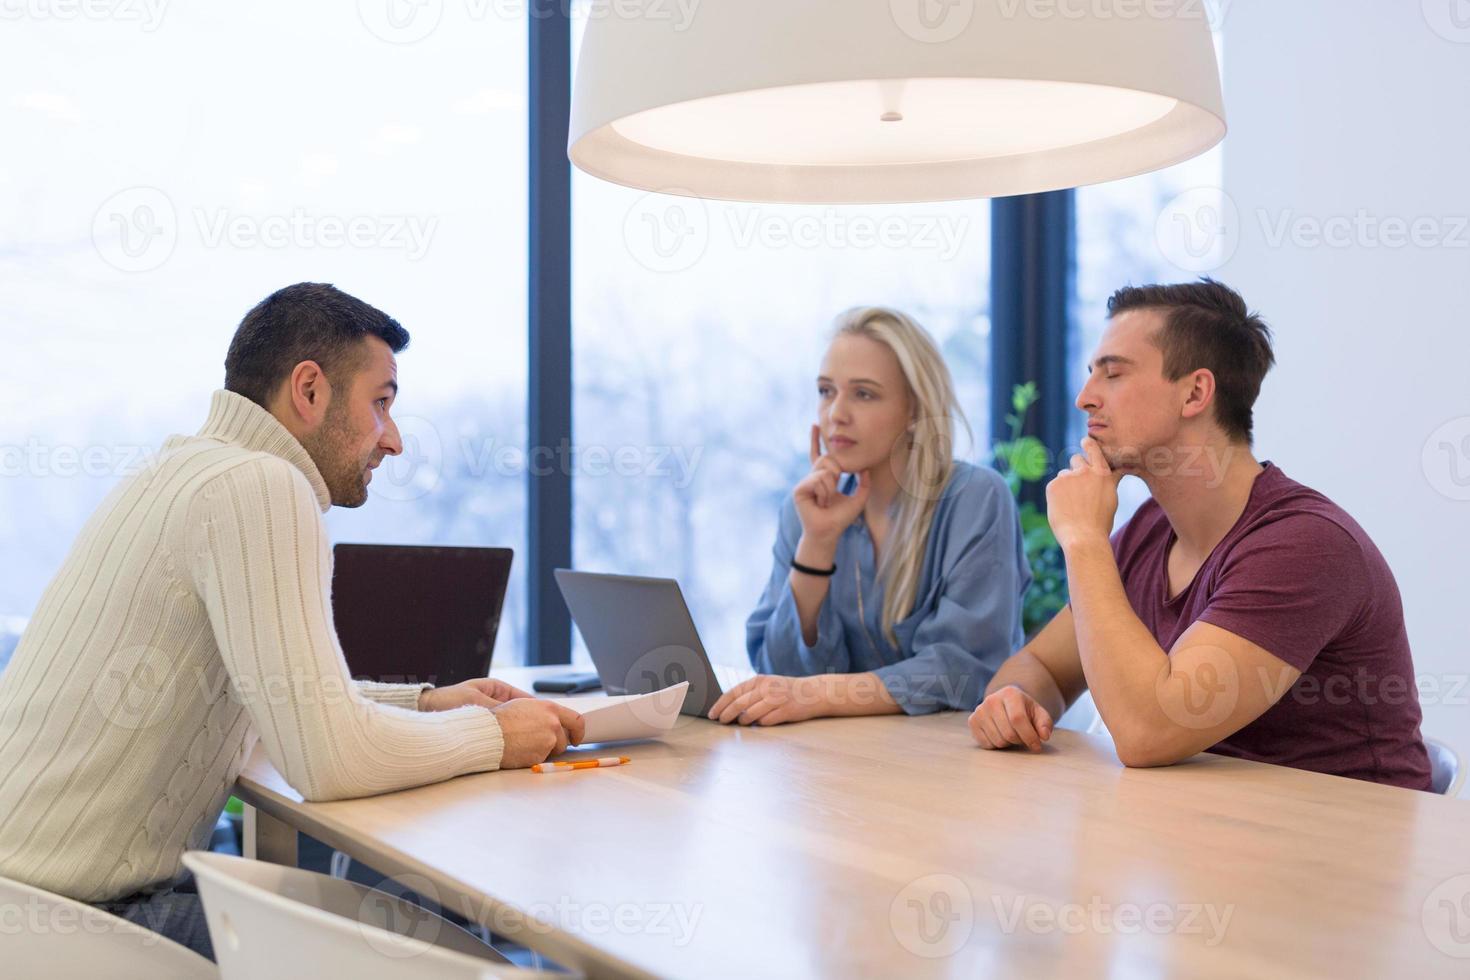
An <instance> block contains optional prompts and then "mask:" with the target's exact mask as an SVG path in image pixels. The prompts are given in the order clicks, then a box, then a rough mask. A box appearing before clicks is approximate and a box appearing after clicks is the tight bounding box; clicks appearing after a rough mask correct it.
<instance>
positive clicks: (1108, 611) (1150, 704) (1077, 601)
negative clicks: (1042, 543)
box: [1064, 538, 1169, 736]
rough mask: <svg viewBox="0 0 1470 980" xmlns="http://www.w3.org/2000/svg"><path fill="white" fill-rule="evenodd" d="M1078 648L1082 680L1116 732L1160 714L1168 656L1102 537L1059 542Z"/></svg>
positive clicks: (1142, 724) (1151, 723)
mask: <svg viewBox="0 0 1470 980" xmlns="http://www.w3.org/2000/svg"><path fill="white" fill-rule="evenodd" d="M1064 553H1065V555H1066V559H1067V589H1068V593H1069V596H1070V599H1071V606H1072V619H1073V623H1074V624H1075V628H1076V631H1077V650H1078V654H1079V656H1080V658H1081V660H1082V670H1083V673H1085V674H1086V675H1087V686H1088V688H1089V689H1090V690H1091V691H1092V698H1093V700H1094V701H1095V702H1096V703H1097V707H1098V711H1099V712H1101V713H1102V714H1103V720H1104V721H1106V722H1107V724H1108V728H1109V729H1110V730H1111V731H1113V733H1114V735H1115V736H1117V735H1119V734H1120V732H1121V731H1124V730H1126V729H1127V728H1131V727H1134V726H1137V727H1142V728H1143V729H1145V730H1148V729H1151V728H1152V727H1154V725H1155V723H1156V722H1159V721H1162V720H1163V717H1164V716H1163V712H1162V709H1161V707H1160V705H1159V701H1158V696H1157V694H1156V691H1157V684H1158V681H1159V676H1160V674H1161V672H1163V671H1165V670H1167V669H1168V666H1169V656H1168V654H1167V653H1165V652H1164V650H1163V648H1162V647H1160V646H1159V644H1158V641H1157V640H1155V639H1154V637H1153V634H1152V633H1150V632H1149V631H1148V628H1147V627H1146V626H1144V625H1143V622H1142V621H1141V620H1139V618H1138V616H1137V614H1135V613H1134V612H1133V607H1132V606H1131V605H1129V603H1128V594H1127V592H1125V591H1124V589H1123V579H1122V576H1121V575H1120V574H1119V572H1118V564H1117V561H1116V560H1115V559H1114V557H1113V550H1112V548H1111V547H1110V546H1109V544H1108V540H1107V538H1099V539H1097V540H1087V541H1085V542H1074V543H1071V544H1070V545H1068V546H1067V547H1065V548H1064Z"/></svg>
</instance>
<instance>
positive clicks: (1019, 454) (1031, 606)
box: [992, 381, 1067, 640]
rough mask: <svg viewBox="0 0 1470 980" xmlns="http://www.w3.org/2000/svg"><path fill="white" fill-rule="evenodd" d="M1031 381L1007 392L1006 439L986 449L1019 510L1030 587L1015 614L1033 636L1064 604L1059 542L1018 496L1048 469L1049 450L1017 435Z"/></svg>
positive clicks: (1031, 396) (1031, 400)
mask: <svg viewBox="0 0 1470 980" xmlns="http://www.w3.org/2000/svg"><path fill="white" fill-rule="evenodd" d="M1040 397H1041V396H1040V393H1039V392H1038V391H1037V390H1036V383H1035V382H1034V381H1028V382H1027V383H1026V384H1023V385H1016V387H1015V388H1014V389H1012V391H1011V408H1012V412H1011V414H1009V415H1007V416H1006V424H1007V425H1008V426H1010V436H1011V437H1010V438H1009V439H1007V440H1006V441H1004V442H998V443H996V444H995V447H994V449H993V450H992V452H993V455H994V461H995V468H996V469H997V470H999V471H1000V473H1001V475H1002V476H1004V477H1005V479H1006V483H1007V484H1009V486H1010V488H1011V493H1012V494H1014V495H1015V497H1016V500H1017V503H1018V504H1019V505H1020V512H1021V535H1022V537H1023V539H1024V540H1025V544H1026V561H1027V562H1028V563H1029V564H1030V566H1031V577H1032V581H1031V588H1029V589H1027V590H1026V598H1025V600H1024V601H1023V603H1022V608H1021V618H1022V623H1023V625H1024V627H1025V631H1026V638H1027V639H1028V640H1029V639H1030V638H1031V637H1033V636H1035V635H1036V633H1037V631H1039V630H1040V629H1041V628H1042V627H1043V626H1045V625H1046V624H1047V623H1049V622H1051V619H1052V617H1053V616H1055V615H1056V614H1057V613H1059V612H1061V610H1062V607H1063V606H1065V605H1066V604H1067V566H1066V563H1065V562H1064V561H1063V559H1062V549H1061V546H1060V545H1058V544H1057V539H1056V536H1055V535H1053V534H1052V533H1051V525H1050V524H1049V523H1047V520H1046V515H1045V514H1044V513H1042V512H1041V511H1040V510H1039V509H1037V507H1036V505H1035V504H1033V503H1031V502H1030V501H1028V500H1022V493H1021V491H1022V488H1024V487H1025V486H1026V485H1027V484H1029V483H1040V482H1041V481H1042V480H1044V479H1046V476H1047V473H1048V472H1049V471H1050V469H1051V454H1050V453H1048V452H1047V449H1046V446H1045V445H1044V444H1043V443H1042V442H1041V440H1040V439H1037V438H1036V437H1035V436H1026V435H1022V434H1021V430H1022V428H1023V427H1024V426H1025V424H1026V415H1027V413H1029V412H1030V411H1031V407H1032V406H1033V405H1035V404H1036V400H1037V399H1038V398H1040Z"/></svg>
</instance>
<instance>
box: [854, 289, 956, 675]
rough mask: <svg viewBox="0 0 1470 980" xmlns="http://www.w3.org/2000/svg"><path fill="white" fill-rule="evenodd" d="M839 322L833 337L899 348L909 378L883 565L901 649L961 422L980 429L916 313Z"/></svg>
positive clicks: (865, 315)
mask: <svg viewBox="0 0 1470 980" xmlns="http://www.w3.org/2000/svg"><path fill="white" fill-rule="evenodd" d="M835 327H836V329H835V330H834V332H833V339H834V340H835V339H837V338H838V337H851V336H856V337H867V338H868V339H870V340H875V341H877V342H879V343H881V344H883V345H884V346H886V347H887V348H888V349H889V350H891V351H893V354H894V356H895V357H896V358H897V359H898V365H899V367H900V368H901V369H902V370H903V376H904V379H905V380H906V381H907V382H908V389H909V400H910V402H911V406H910V408H911V411H910V416H909V422H910V431H909V432H908V433H906V435H907V438H908V440H909V442H908V450H909V452H908V460H907V463H906V465H905V467H904V471H903V472H902V473H895V474H894V475H895V476H897V477H898V484H899V494H898V499H897V506H896V508H895V513H894V518H893V526H892V529H891V530H890V532H889V534H888V547H887V548H886V549H884V552H883V555H882V556H881V557H880V559H879V564H878V579H879V581H880V582H882V583H883V589H884V594H883V617H882V626H883V633H884V635H885V636H886V637H887V638H888V642H889V643H891V644H892V645H893V646H895V647H897V646H898V639H897V637H896V636H895V635H894V632H893V627H894V624H896V623H897V622H898V621H899V620H901V619H904V618H905V617H907V616H908V615H909V614H910V613H912V612H913V610H914V603H915V602H917V601H918V591H919V575H920V573H921V572H922V571H923V565H924V553H925V550H926V549H927V547H928V544H929V532H930V530H931V528H932V526H933V524H934V512H935V511H936V510H938V509H939V499H940V497H941V496H942V495H943V493H944V488H945V486H946V485H947V484H948V483H949V478H950V475H951V474H952V473H953V472H954V435H955V432H954V430H955V420H956V419H958V420H959V422H960V424H961V425H963V426H964V428H965V433H966V435H967V436H968V437H969V438H970V440H971V441H972V442H973V441H974V434H973V433H972V432H971V431H970V424H969V422H968V421H966V419H965V414H964V412H963V411H962V410H961V409H960V405H959V401H958V399H956V398H955V391H954V381H953V379H952V378H951V377H950V374H949V368H948V367H947V366H946V365H945V363H944V358H943V356H941V355H940V353H939V347H938V346H937V345H936V344H935V343H934V338H933V337H931V336H929V333H928V331H926V330H925V329H924V328H923V327H921V326H919V324H918V323H917V322H915V321H914V320H913V319H912V318H911V317H909V316H907V315H905V314H903V313H900V312H899V311H897V310H893V309H888V308H886V307H881V306H860V307H855V308H853V309H851V310H848V311H847V312H845V313H843V314H841V315H839V316H838V317H837V321H836V324H835ZM900 438H902V437H900ZM895 448H896V447H895ZM891 459H892V453H890V460H891Z"/></svg>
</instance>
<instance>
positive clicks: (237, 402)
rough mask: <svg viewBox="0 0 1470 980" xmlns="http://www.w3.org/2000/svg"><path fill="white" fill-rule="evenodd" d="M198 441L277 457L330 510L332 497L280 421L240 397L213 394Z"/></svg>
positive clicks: (304, 451) (297, 443)
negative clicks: (299, 474) (298, 474)
mask: <svg viewBox="0 0 1470 980" xmlns="http://www.w3.org/2000/svg"><path fill="white" fill-rule="evenodd" d="M199 437H200V438H202V439H218V440H219V441H220V442H225V443H229V444H230V445H232V446H240V447H241V448H243V449H249V450H252V451H254V452H262V453H270V454H271V455H272V456H279V457H281V458H282V459H284V460H285V461H286V462H288V463H290V464H292V465H293V466H295V467H296V468H297V469H298V470H300V471H301V472H302V473H304V474H305V475H306V480H307V482H308V483H310V484H311V488H312V490H314V491H316V499H317V503H318V504H320V505H321V508H322V513H323V514H325V513H326V512H327V511H328V510H330V509H331V507H332V494H331V492H330V491H329V490H328V489H327V481H326V480H324V479H322V474H321V471H320V470H318V469H317V468H316V463H315V462H313V461H312V458H311V454H310V453H308V452H307V451H306V447H305V446H303V445H301V443H300V442H298V441H297V440H296V437H295V436H293V435H292V434H291V433H290V432H289V431H288V430H287V429H286V427H285V426H284V425H282V424H281V423H280V421H279V420H278V419H277V418H276V417H275V416H274V415H272V414H271V413H270V412H267V411H266V410H265V409H263V408H261V407H260V406H259V405H257V404H255V402H253V401H251V400H250V399H248V398H246V397H245V396H244V395H237V394H235V393H234V392H233V391H216V392H215V393H214V399H213V401H211V402H210V404H209V418H207V419H205V421H204V428H202V429H200V430H199Z"/></svg>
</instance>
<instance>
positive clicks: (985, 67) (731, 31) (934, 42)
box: [569, 0, 1225, 203]
mask: <svg viewBox="0 0 1470 980" xmlns="http://www.w3.org/2000/svg"><path fill="white" fill-rule="evenodd" d="M594 6H595V7H597V8H599V11H600V14H601V15H600V16H595V17H590V18H589V20H588V23H587V27H586V33H585V35H584V37H583V41H582V50H581V56H580V58H579V60H578V64H577V74H576V84H575V89H574V94H573V103H572V119H571V131H570V138H569V154H570V156H571V159H572V162H573V163H575V164H576V165H577V166H578V167H580V168H581V169H582V170H584V171H586V172H587V173H589V174H592V175H594V176H596V177H601V178H603V179H605V180H610V181H613V182H615V183H619V184H626V185H628V186H630V187H637V188H642V189H645V190H653V191H661V192H664V193H670V194H683V195H690V196H697V197H707V198H715V199H722V200H732V201H776V202H828V203H880V202H909V201H941V200H958V199H966V198H980V197H1000V196H1005V195H1011V194H1027V193H1034V192H1039V191H1046V190H1055V189H1058V188H1063V187H1076V186H1080V185H1084V184H1093V183H1099V182H1101V181H1106V180H1115V179H1118V178H1121V177H1129V176H1132V175H1134V174H1140V173H1145V172H1148V171H1151V170H1157V169H1161V168H1163V167H1167V166H1170V165H1171V164H1175V163H1179V162H1181V161H1184V160H1187V159H1189V158H1190V157H1193V156H1196V155H1198V154H1200V153H1203V152H1204V151H1205V150H1208V149H1209V148H1210V147H1212V146H1214V145H1215V144H1216V143H1218V142H1220V140H1221V139H1222V138H1224V135H1225V109H1224V104H1223V100H1222V98H1221V94H1220V75H1219V67H1218V65H1217V64H1216V60H1215V48H1214V44H1213V41H1212V38H1211V35H1210V27H1209V22H1208V19H1207V17H1206V13H1205V12H1206V9H1207V8H1206V3H1205V0H694V2H689V0H684V2H677V0H661V2H657V3H653V2H643V3H631V2H624V0H607V2H605V3H600V4H597V5H594ZM604 7H605V8H606V9H605V10H603V9H601V8H604ZM619 11H621V12H622V14H621V15H620V13H619ZM659 12H662V16H655V15H656V14H658V13H659Z"/></svg>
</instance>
